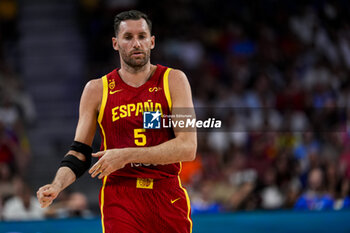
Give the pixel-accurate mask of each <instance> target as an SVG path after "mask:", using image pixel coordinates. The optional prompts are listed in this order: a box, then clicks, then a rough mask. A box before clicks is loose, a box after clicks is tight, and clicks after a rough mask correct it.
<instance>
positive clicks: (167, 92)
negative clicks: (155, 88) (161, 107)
mask: <svg viewBox="0 0 350 233" xmlns="http://www.w3.org/2000/svg"><path fill="white" fill-rule="evenodd" d="M170 70H171V68H167V70H166V71H165V73H164V76H163V86H164V93H165V98H166V101H167V102H168V107H169V109H170V112H171V107H172V102H171V96H170V89H169V72H170Z"/></svg>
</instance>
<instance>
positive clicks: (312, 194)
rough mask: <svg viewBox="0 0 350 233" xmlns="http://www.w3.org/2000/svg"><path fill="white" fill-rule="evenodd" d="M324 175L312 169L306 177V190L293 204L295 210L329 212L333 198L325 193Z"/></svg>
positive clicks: (319, 170)
mask: <svg viewBox="0 0 350 233" xmlns="http://www.w3.org/2000/svg"><path fill="white" fill-rule="evenodd" d="M324 186H325V184H324V174H323V171H322V170H321V169H320V168H313V169H312V170H311V171H310V173H309V176H308V188H307V190H306V192H305V193H303V194H302V195H301V197H299V199H298V200H297V202H296V203H295V206H294V209H295V210H331V209H332V208H333V204H334V200H333V198H332V197H331V196H330V195H329V194H328V193H326V192H325V187H324Z"/></svg>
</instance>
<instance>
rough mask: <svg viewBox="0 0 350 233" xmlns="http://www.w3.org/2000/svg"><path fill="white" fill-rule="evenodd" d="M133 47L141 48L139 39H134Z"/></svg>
mask: <svg viewBox="0 0 350 233" xmlns="http://www.w3.org/2000/svg"><path fill="white" fill-rule="evenodd" d="M132 47H134V48H140V47H141V43H140V41H139V40H138V39H134V41H133V45H132Z"/></svg>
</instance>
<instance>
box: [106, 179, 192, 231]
mask: <svg viewBox="0 0 350 233" xmlns="http://www.w3.org/2000/svg"><path fill="white" fill-rule="evenodd" d="M100 209H101V217H102V229H103V233H136V232H152V233H156V232H159V233H163V232H167V233H172V232H181V233H190V232H192V220H191V218H190V215H191V208H190V202H189V198H188V195H187V192H186V190H185V189H184V188H183V187H182V186H181V182H180V178H179V177H174V178H166V179H161V180H152V179H136V178H124V177H108V178H107V177H105V178H104V180H103V186H102V188H101V191H100Z"/></svg>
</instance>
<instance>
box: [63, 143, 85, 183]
mask: <svg viewBox="0 0 350 233" xmlns="http://www.w3.org/2000/svg"><path fill="white" fill-rule="evenodd" d="M70 150H72V151H76V152H79V153H81V154H83V155H84V156H85V161H82V160H80V159H78V158H77V157H76V156H74V155H70V154H68V155H66V156H65V157H64V158H63V159H62V161H61V164H60V167H69V168H70V169H71V170H72V171H73V172H74V174H75V176H76V178H77V179H78V178H79V177H80V176H82V175H83V174H84V173H85V172H86V171H87V170H88V169H89V168H90V165H91V153H92V148H91V147H90V146H88V145H86V144H84V143H81V142H78V141H74V142H73V143H72V145H71V146H70Z"/></svg>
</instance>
